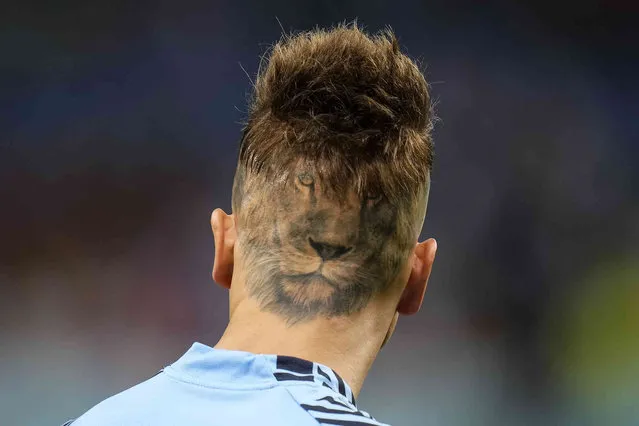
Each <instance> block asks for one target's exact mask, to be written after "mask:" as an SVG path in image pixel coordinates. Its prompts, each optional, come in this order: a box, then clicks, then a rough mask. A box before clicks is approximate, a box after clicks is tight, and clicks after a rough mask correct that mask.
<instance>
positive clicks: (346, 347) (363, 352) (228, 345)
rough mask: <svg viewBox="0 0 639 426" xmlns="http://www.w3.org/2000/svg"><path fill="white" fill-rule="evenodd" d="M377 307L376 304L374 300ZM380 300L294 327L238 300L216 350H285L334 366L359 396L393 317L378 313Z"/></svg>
mask: <svg viewBox="0 0 639 426" xmlns="http://www.w3.org/2000/svg"><path fill="white" fill-rule="evenodd" d="M376 304H377V305H378V306H375V305H376ZM381 308H382V307H381V306H379V303H376V302H375V301H371V303H369V305H368V306H367V307H366V308H365V309H363V310H361V311H359V312H358V313H355V314H353V315H351V316H348V317H335V318H317V319H314V320H311V321H307V322H304V323H300V324H296V325H293V326H290V325H287V324H286V321H285V319H283V318H282V317H280V316H278V315H276V314H272V313H269V312H264V311H262V310H261V309H260V308H259V306H258V305H257V304H256V303H255V302H254V301H253V300H251V299H245V300H243V301H241V302H240V303H238V304H237V305H236V306H235V307H234V309H233V310H232V313H231V320H230V321H229V324H228V326H227V328H226V331H225V332H224V335H223V336H222V338H221V339H220V341H219V342H218V343H217V345H215V347H216V348H219V349H228V350H238V351H245V352H252V353H257V354H277V355H288V356H294V357H297V358H302V359H306V360H308V361H313V362H317V363H320V364H323V365H326V366H328V367H330V368H332V369H333V370H334V371H336V372H337V374H339V375H340V376H341V377H342V378H343V379H344V380H345V381H346V382H347V383H348V384H349V386H350V387H351V389H352V391H353V393H354V394H355V395H356V396H357V395H358V394H359V392H360V390H361V388H362V385H363V383H364V379H365V378H366V375H367V374H368V371H369V369H370V367H371V365H372V364H373V361H374V360H375V357H376V356H377V353H378V352H379V350H380V347H381V346H382V342H383V341H384V338H385V336H386V334H387V332H388V329H389V327H390V325H391V322H392V321H393V318H392V316H393V314H394V312H392V313H391V314H389V315H380V314H379V313H380V312H384V311H385V310H383V309H381Z"/></svg>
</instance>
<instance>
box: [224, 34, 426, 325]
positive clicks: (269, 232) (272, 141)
mask: <svg viewBox="0 0 639 426" xmlns="http://www.w3.org/2000/svg"><path fill="white" fill-rule="evenodd" d="M432 120H433V117H432V111H431V104H430V96H429V93H428V85H427V84H426V81H425V80H424V77H423V75H422V74H421V72H420V71H419V69H418V67H417V65H415V63H414V62H412V61H411V60H410V59H409V58H408V57H407V56H405V55H404V54H402V53H401V52H400V50H399V45H398V42H397V39H396V38H395V36H394V35H393V34H392V33H391V32H390V31H386V32H384V33H381V34H379V35H377V36H373V37H371V36H368V35H366V34H365V33H364V32H362V31H361V30H360V29H358V28H357V26H355V25H350V26H346V25H342V26H338V27H337V28H335V29H333V30H330V31H323V30H315V31H312V32H306V33H301V34H298V35H295V36H287V37H284V39H283V40H281V41H280V42H279V43H277V44H276V45H275V46H274V47H273V48H272V50H271V52H270V54H269V55H267V56H266V57H265V59H264V62H263V63H262V67H261V69H260V72H259V74H258V77H257V80H256V82H255V93H254V97H253V99H252V103H251V105H250V112H249V117H248V122H247V124H246V127H245V129H244V136H243V138H242V142H241V145H240V154H239V161H238V167H237V173H236V176H235V183H234V188H233V212H234V213H235V214H236V217H237V225H238V228H237V229H238V240H237V241H238V244H239V245H238V247H240V248H241V250H240V252H241V253H242V254H243V257H242V259H243V260H244V264H243V265H244V268H245V273H246V277H247V281H246V283H247V284H246V285H247V288H248V291H249V294H250V295H251V296H252V297H254V298H255V299H257V300H258V301H259V302H260V304H261V306H262V307H263V308H264V309H267V310H270V311H272V312H276V313H279V314H281V315H283V316H285V317H286V318H287V320H288V321H289V322H290V323H294V322H297V321H301V320H307V319H310V318H314V317H315V316H317V315H326V316H334V315H348V314H350V313H353V312H355V311H357V310H359V309H361V308H362V307H364V306H365V305H366V303H367V302H368V301H369V300H370V298H371V297H372V296H373V295H374V294H376V293H378V292H380V291H383V290H384V289H386V288H388V286H389V285H390V283H391V282H393V279H394V277H396V276H397V273H398V272H399V270H400V266H401V265H402V264H404V262H405V261H406V259H408V257H409V255H410V251H411V249H412V247H414V244H415V239H416V237H417V235H418V234H419V230H420V227H421V220H422V219H423V217H424V216H423V214H424V211H425V208H426V197H427V193H428V185H429V172H430V169H431V166H432V162H433V147H432V142H431V136H430V131H431V128H432Z"/></svg>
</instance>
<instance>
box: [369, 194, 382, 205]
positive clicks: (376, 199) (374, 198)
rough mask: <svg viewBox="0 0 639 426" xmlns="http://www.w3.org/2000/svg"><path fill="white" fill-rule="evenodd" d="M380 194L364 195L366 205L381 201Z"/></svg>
mask: <svg viewBox="0 0 639 426" xmlns="http://www.w3.org/2000/svg"><path fill="white" fill-rule="evenodd" d="M382 197H383V196H382V194H367V195H366V197H364V200H365V201H366V205H367V206H369V207H372V206H376V205H377V204H378V203H379V202H380V201H382Z"/></svg>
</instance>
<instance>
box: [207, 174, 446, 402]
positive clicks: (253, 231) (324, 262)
mask: <svg viewBox="0 0 639 426" xmlns="http://www.w3.org/2000/svg"><path fill="white" fill-rule="evenodd" d="M239 177H240V181H241V184H242V185H244V184H245V182H244V181H245V179H244V176H243V174H242V173H240V176H239ZM246 185H247V186H246V188H250V185H249V184H246ZM267 189H268V191H263V192H267V193H268V196H267V200H264V199H263V198H262V197H260V196H259V191H246V190H245V188H241V195H240V196H241V197H242V200H240V202H238V203H237V204H236V203H235V200H234V205H235V206H240V205H241V207H240V209H241V211H240V212H239V213H240V214H239V215H238V214H231V215H229V214H226V213H225V212H224V211H222V210H220V209H217V210H215V211H214V212H213V214H212V216H211V226H212V229H213V235H214V238H215V252H216V255H215V262H214V266H213V279H214V280H215V281H216V282H217V283H218V284H220V285H222V286H223V287H225V288H227V289H229V290H230V291H229V298H230V321H229V324H228V327H227V329H226V331H225V333H224V335H223V336H222V338H221V339H220V341H219V342H218V344H217V345H216V347H217V348H220V349H229V350H241V351H247V352H253V353H263V354H279V355H289V356H296V357H299V358H303V359H307V360H310V361H315V362H319V363H322V364H324V365H327V366H329V367H331V368H333V369H334V370H335V371H337V373H338V374H340V375H341V376H342V377H343V378H344V379H345V380H346V381H347V382H348V383H349V385H350V386H351V388H352V389H353V392H354V393H355V394H356V395H357V394H358V393H359V391H360V389H361V386H362V384H363V381H364V378H365V377H366V375H367V373H368V370H369V369H370V366H371V365H372V363H373V361H374V359H375V357H376V356H377V354H378V352H379V350H380V349H381V347H382V346H383V345H384V344H385V343H386V342H387V341H388V339H389V338H390V336H391V335H392V333H393V331H394V329H395V325H396V323H397V320H398V316H399V314H403V315H411V314H414V313H416V312H417V311H419V309H420V307H421V304H422V301H423V297H424V293H425V291H426V287H427V283H428V278H429V276H430V272H431V269H432V265H433V261H434V258H435V253H436V250H437V243H436V241H435V240H434V239H428V240H426V241H423V242H417V237H418V235H419V231H420V230H421V224H423V220H424V215H425V206H426V201H427V193H428V191H427V190H425V191H424V192H423V197H422V198H423V199H421V200H419V203H418V204H420V205H422V206H423V207H422V208H417V209H413V210H415V211H414V212H413V211H411V214H410V215H408V216H407V215H406V214H405V213H406V212H405V210H406V208H404V210H401V209H400V207H399V206H393V205H391V203H390V202H389V201H388V200H387V199H386V198H385V197H383V196H381V195H379V194H374V193H373V194H368V195H366V196H364V197H359V196H357V195H356V194H355V193H349V194H346V196H344V197H340V199H339V200H337V199H336V198H335V197H332V196H331V195H330V194H329V191H327V190H326V188H324V187H323V185H322V183H321V182H320V179H319V178H318V177H317V176H316V174H315V173H313V171H312V170H309V169H305V168H304V167H301V166H298V167H297V168H296V169H295V170H292V171H291V173H289V174H288V175H287V176H286V177H285V178H284V179H283V180H282V181H281V182H279V183H278V184H277V185H274V186H273V187H271V188H267ZM247 192H252V193H254V194H257V195H256V196H252V195H247V194H246V193H247ZM267 201H268V202H267ZM245 209H246V210H245ZM236 213H238V212H236ZM243 214H246V215H247V217H250V218H251V220H253V222H251V225H253V226H252V227H249V226H248V224H247V221H246V220H239V219H238V217H241V216H242V215H243ZM407 217H408V219H406V218H407ZM402 236H408V237H402Z"/></svg>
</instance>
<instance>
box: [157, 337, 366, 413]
mask: <svg viewBox="0 0 639 426" xmlns="http://www.w3.org/2000/svg"><path fill="white" fill-rule="evenodd" d="M164 371H165V372H166V373H167V374H169V375H172V376H174V377H176V378H181V379H182V380H185V381H189V382H191V383H196V384H198V385H201V386H207V387H220V386H224V387H228V388H234V389H257V388H260V387H263V388H266V387H271V386H273V385H274V384H275V383H278V382H279V383H280V384H281V385H296V384H307V385H312V384H315V385H317V386H322V387H325V388H328V389H331V390H332V391H334V392H336V393H337V394H339V395H341V396H342V397H343V398H344V399H345V402H348V403H350V404H352V405H353V406H356V401H355V396H354V395H353V391H352V390H351V388H350V386H348V384H347V383H346V382H345V381H344V380H343V379H342V378H341V377H340V376H339V374H337V373H336V372H335V371H333V370H332V369H331V368H329V367H327V366H325V365H322V364H319V363H316V362H311V361H307V360H304V359H301V358H295V357H291V356H284V355H263V354H254V353H250V352H242V351H231V350H225V349H214V348H211V347H209V346H207V345H204V344H201V343H197V342H196V343H194V344H193V346H191V348H190V349H189V350H188V351H187V352H186V353H185V354H184V355H183V356H182V357H181V358H180V359H178V360H177V361H176V362H174V363H173V364H171V365H170V366H168V367H166V368H165V369H164ZM335 396H336V397H338V398H339V396H338V395H335Z"/></svg>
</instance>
